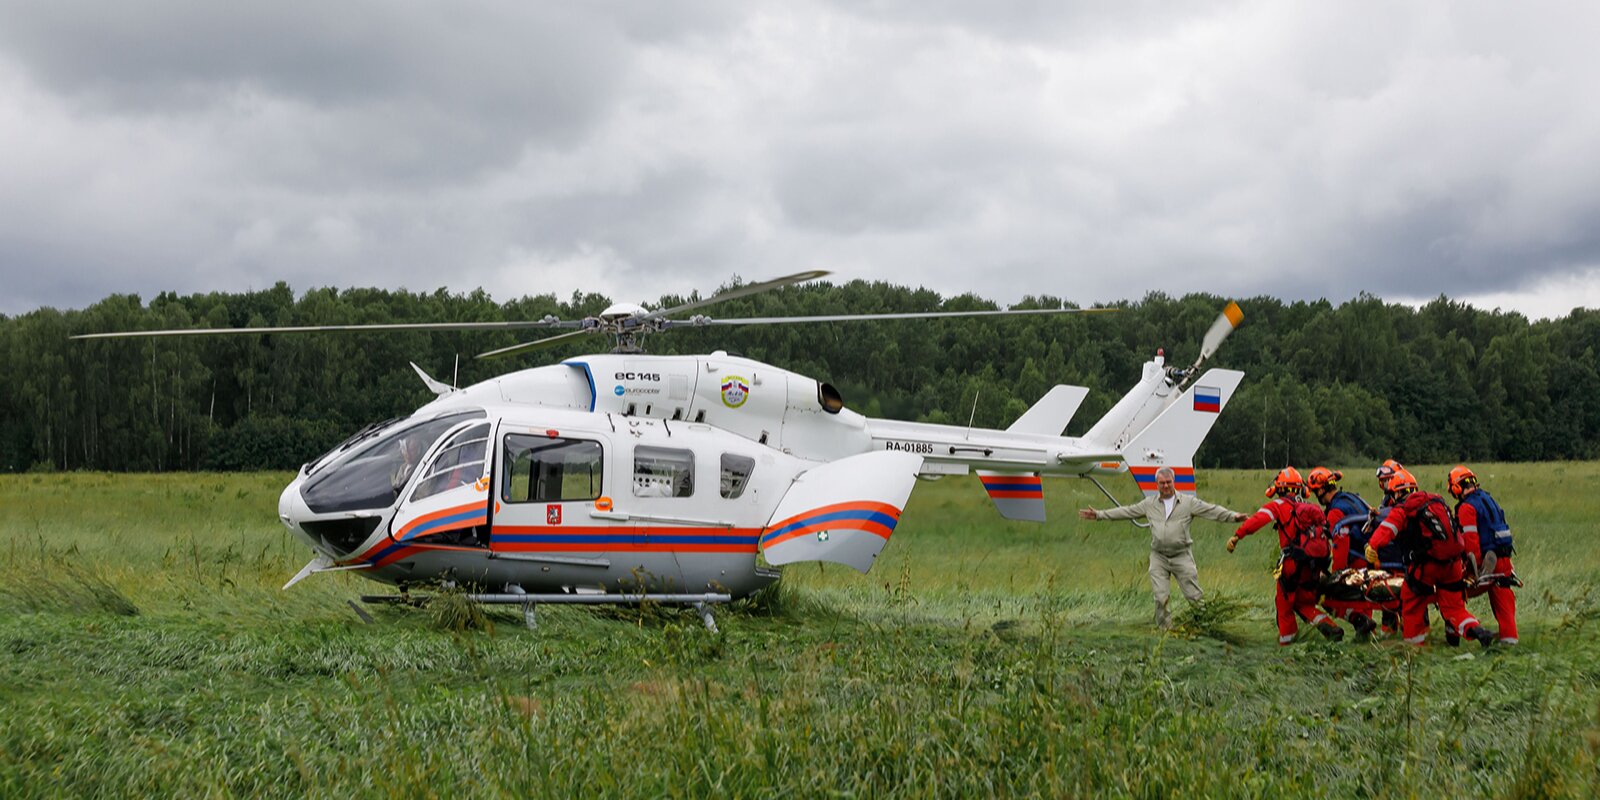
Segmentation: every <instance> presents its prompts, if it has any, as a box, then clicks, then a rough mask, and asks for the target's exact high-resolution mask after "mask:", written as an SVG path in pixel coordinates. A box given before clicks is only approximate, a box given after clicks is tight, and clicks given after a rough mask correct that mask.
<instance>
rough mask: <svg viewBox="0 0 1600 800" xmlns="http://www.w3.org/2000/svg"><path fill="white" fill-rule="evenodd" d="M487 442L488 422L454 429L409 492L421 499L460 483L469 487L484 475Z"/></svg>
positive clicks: (412, 496) (413, 496) (415, 497)
mask: <svg viewBox="0 0 1600 800" xmlns="http://www.w3.org/2000/svg"><path fill="white" fill-rule="evenodd" d="M488 445H489V423H487V422H480V423H478V424H477V425H473V426H471V427H469V428H466V429H464V430H461V431H459V432H457V433H456V434H455V435H453V436H451V437H450V438H449V439H448V440H446V441H445V443H444V447H443V449H441V450H440V451H439V454H438V455H436V456H434V457H433V462H432V463H430V464H429V465H428V467H427V469H425V470H423V472H422V482H421V483H419V484H417V489H416V491H414V492H412V493H411V499H412V500H414V501H415V500H422V499H425V498H428V497H432V496H434V495H436V494H440V493H442V492H448V491H450V490H451V489H455V488H458V487H461V486H470V485H472V484H473V483H475V482H477V480H478V479H479V478H481V477H483V459H484V451H485V450H487V449H488Z"/></svg>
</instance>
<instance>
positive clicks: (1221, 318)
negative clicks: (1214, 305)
mask: <svg viewBox="0 0 1600 800" xmlns="http://www.w3.org/2000/svg"><path fill="white" fill-rule="evenodd" d="M1243 321H1244V310H1243V309H1241V308H1239V304H1238V303H1235V302H1232V301H1229V303H1228V307H1227V308H1224V309H1222V313H1221V314H1219V315H1218V316H1217V321H1216V322H1213V323H1211V330H1208V331H1206V338H1205V339H1203V340H1202V341H1201V342H1200V357H1199V358H1197V359H1195V362H1194V366H1192V367H1190V368H1189V369H1191V370H1193V369H1196V368H1198V367H1199V366H1200V365H1201V364H1202V363H1204V362H1205V360H1206V359H1208V358H1210V357H1211V355H1212V354H1213V353H1215V352H1217V348H1218V347H1221V346H1222V341H1223V340H1224V339H1226V338H1228V334H1230V333H1233V329H1234V328H1237V327H1239V323H1241V322H1243Z"/></svg>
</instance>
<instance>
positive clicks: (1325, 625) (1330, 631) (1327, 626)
mask: <svg viewBox="0 0 1600 800" xmlns="http://www.w3.org/2000/svg"><path fill="white" fill-rule="evenodd" d="M1317 630H1319V631H1322V635H1323V636H1325V637H1327V639H1328V641H1330V642H1337V641H1341V640H1343V639H1344V628H1341V627H1339V626H1338V625H1335V624H1333V623H1332V622H1329V621H1328V620H1323V621H1321V622H1319V623H1317Z"/></svg>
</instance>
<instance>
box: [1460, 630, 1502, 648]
mask: <svg viewBox="0 0 1600 800" xmlns="http://www.w3.org/2000/svg"><path fill="white" fill-rule="evenodd" d="M1467 635H1468V636H1471V637H1472V638H1474V639H1477V640H1478V644H1480V645H1483V649H1485V650H1488V649H1489V648H1490V647H1491V646H1493V645H1494V639H1495V636H1494V632H1493V631H1490V630H1489V629H1488V628H1485V627H1483V626H1482V625H1479V626H1478V627H1476V628H1473V629H1472V630H1470V631H1467Z"/></svg>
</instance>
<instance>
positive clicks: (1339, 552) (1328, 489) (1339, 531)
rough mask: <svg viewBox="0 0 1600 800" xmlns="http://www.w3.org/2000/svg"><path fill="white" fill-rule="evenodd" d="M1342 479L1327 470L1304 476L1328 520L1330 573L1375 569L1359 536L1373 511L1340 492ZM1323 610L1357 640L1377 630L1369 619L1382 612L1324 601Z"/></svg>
mask: <svg viewBox="0 0 1600 800" xmlns="http://www.w3.org/2000/svg"><path fill="white" fill-rule="evenodd" d="M1343 479H1344V473H1342V472H1339V471H1338V470H1331V469H1328V468H1327V467H1316V468H1314V469H1312V470H1311V472H1309V473H1307V475H1306V488H1307V489H1309V490H1311V494H1312V496H1314V497H1316V498H1317V502H1318V503H1321V504H1322V513H1323V515H1324V516H1325V517H1327V520H1328V536H1329V538H1330V539H1331V541H1332V543H1333V553H1332V556H1331V559H1332V562H1333V563H1332V564H1331V566H1330V567H1329V569H1330V570H1332V571H1333V572H1340V571H1343V570H1345V569H1347V568H1348V569H1365V568H1366V567H1368V566H1376V565H1369V564H1367V559H1366V555H1365V551H1366V545H1367V536H1366V534H1364V533H1362V525H1363V524H1364V523H1365V518H1366V517H1367V516H1368V515H1370V514H1371V513H1372V507H1371V506H1369V505H1367V501H1365V500H1363V499H1361V496H1360V495H1357V494H1355V493H1353V492H1346V491H1343V490H1341V489H1340V488H1339V481H1341V480H1343ZM1347 520H1348V522H1347ZM1341 523H1345V524H1341ZM1322 607H1323V608H1325V609H1327V610H1328V613H1329V614H1332V615H1333V616H1334V617H1336V618H1339V619H1345V620H1349V621H1350V625H1351V626H1352V627H1354V628H1355V629H1356V636H1357V637H1358V638H1362V639H1365V638H1367V637H1369V636H1371V635H1372V632H1373V631H1375V630H1377V628H1378V625H1377V623H1375V622H1373V621H1372V615H1373V614H1374V613H1376V612H1378V611H1379V610H1380V608H1381V607H1380V606H1379V605H1378V604H1377V603H1373V602H1370V601H1365V600H1328V599H1324V600H1323V601H1322Z"/></svg>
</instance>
